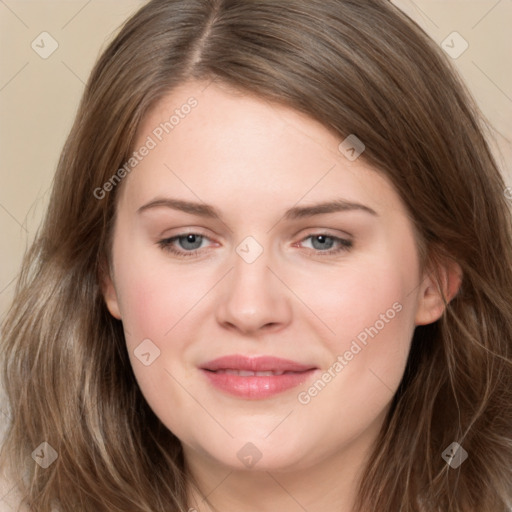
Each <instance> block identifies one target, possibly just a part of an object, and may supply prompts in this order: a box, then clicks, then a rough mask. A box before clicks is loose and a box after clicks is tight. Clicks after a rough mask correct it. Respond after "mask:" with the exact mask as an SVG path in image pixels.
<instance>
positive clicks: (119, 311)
mask: <svg viewBox="0 0 512 512" xmlns="http://www.w3.org/2000/svg"><path fill="white" fill-rule="evenodd" d="M205 87H206V84H204V83H187V84H184V85H183V86H181V87H180V88H178V89H175V90H174V91H173V92H172V94H170V95H169V96H168V97H166V98H165V99H164V100H163V101H161V102H160V103H159V104H158V105H157V107H156V108H155V109H153V111H152V112H150V114H149V115H148V116H147V117H146V118H145V120H144V122H143V124H142V126H141V128H140V130H139V135H138V138H137V142H136V145H135V147H136V150H137V155H136V156H135V157H134V160H133V162H132V163H136V165H135V167H134V168H133V170H132V171H131V172H130V173H129V174H128V175H127V176H126V177H125V178H124V181H123V183H122V185H118V186H122V188H121V190H120V196H119V201H118V209H117V218H116V223H115V229H114V242H113V254H112V262H113V265H112V268H113V272H112V275H111V276H110V277H111V279H112V280H111V281H110V280H109V279H107V282H106V285H105V298H106V302H107V305H108V307H109V310H110V312H111V313H112V314H113V315H114V316H115V317H117V318H121V319H122V322H123V325H124V330H125V335H126V343H127V348H128V352H129V355H130V359H131V363H132V365H133V370H134V372H135V375H136V378H137V381H138V383H139V385H140V388H141V390H142V393H143V394H144V396H145V398H146V400H147V401H148V403H149V405H150V406H151V408H152V409H153V410H154V412H155V413H156V415H157V416H158V417H159V418H160V420H161V421H162V422H163V423H164V424H165V425H166V426H167V427H168V428H169V429H170V430H171V431H172V432H173V433H174V434H175V435H176V436H177V437H178V438H179V439H180V440H181V441H182V443H183V445H184V449H185V453H186V456H188V457H190V458H196V459H197V460H203V461H207V460H208V461H210V462H215V463H219V464H221V465H223V466H229V467H231V468H244V467H246V468H249V467H255V468H258V469H267V470H268V469H280V470H284V471H286V470H292V469H300V468H302V469H304V468H308V467H310V466H312V465H313V464H318V463H321V462H322V461H324V460H326V459H327V458H328V457H332V456H333V455H338V456H340V457H341V456H343V457H345V460H348V459H346V457H349V456H352V457H359V456H361V454H362V453H363V452H362V449H361V448H362V447H363V446H365V447H367V446H368V444H369V442H370V441H371V440H372V439H374V438H375V436H376V435H377V432H378V430H379V428H380V426H381V424H382V421H383V419H384V415H385V413H386V412H387V410H388V408H389V404H390V401H391V399H392V397H393V395H394V393H395V391H396V389H397V387H398V385H399V383H400V380H401V378H402V375H403V372H404V368H405V364H406V359H407V355H408V351H409V347H410V341H411V337H412V335H413V331H414V328H415V326H416V325H419V324H423V323H429V322H432V321H434V320H436V319H437V318H438V317H439V315H440V314H441V312H442V308H440V307H439V304H438V303H435V302H434V301H433V299H432V298H431V292H429V290H430V288H429V281H428V279H423V278H422V275H421V274H420V269H419V261H418V255H417V250H416V245H415V239H414V234H413V227H412V223H411V221H410V219H409V218H408V215H407V213H406V211H405V209H404V206H403V204H402V202H401V201H400V199H399V197H398V195H397V193H396V192H395V191H394V189H393V188H392V186H391V185H390V183H389V182H388V181H387V180H386V179H385V178H384V177H383V176H382V175H380V174H379V173H378V172H376V171H375V170H374V169H372V168H370V167H368V165H367V164H365V163H364V162H363V160H362V158H356V157H357V153H358V150H360V149H361V147H360V146H357V145H356V146H357V147H355V148H354V150H350V143H349V142H347V143H346V145H344V146H342V150H340V149H339V145H340V143H341V142H342V140H341V139H340V138H338V137H336V136H335V135H333V134H332V133H331V132H329V131H327V130H326V129H325V128H324V127H323V126H322V125H320V124H319V123H317V122H316V121H313V120H311V119H309V118H307V117H305V116H303V115H302V114H299V113H297V112H295V111H294V110H291V109H288V108H285V107H283V106H278V105H276V104H269V103H267V102H266V101H264V100H261V99H259V98H256V97H253V96H248V95H246V96H244V95H241V94H234V93H233V92H230V91H229V90H228V89H226V88H224V87H221V86H219V85H215V84H211V85H209V86H208V87H206V88H205ZM171 116H172V117H171ZM166 123H167V124H166ZM362 142H363V143H364V141H362ZM347 146H348V147H347ZM144 147H145V148H146V149H142V148H144ZM343 148H345V149H344V150H343ZM363 155H364V153H363ZM397 165H399V162H397ZM122 174H123V173H121V175H122ZM104 200H105V199H104ZM322 205H324V206H322ZM325 205H328V206H325ZM187 235H193V236H187ZM174 251H176V252H174ZM429 297H430V298H429ZM219 358H225V359H220V360H219ZM216 360H217V361H216ZM255 371H256V372H258V373H254V372H255ZM260 372H262V373H260ZM282 372H286V373H282Z"/></svg>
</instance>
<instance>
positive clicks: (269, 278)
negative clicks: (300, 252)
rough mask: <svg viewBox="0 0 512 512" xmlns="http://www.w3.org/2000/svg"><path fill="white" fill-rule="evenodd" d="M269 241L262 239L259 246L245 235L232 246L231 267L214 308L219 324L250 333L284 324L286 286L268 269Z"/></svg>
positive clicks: (270, 264) (286, 308) (270, 260)
mask: <svg viewBox="0 0 512 512" xmlns="http://www.w3.org/2000/svg"><path fill="white" fill-rule="evenodd" d="M261 238H263V237H260V239H261ZM269 238H270V237H265V242H263V243H260V242H259V241H258V240H257V239H256V238H255V237H254V236H248V237H246V238H244V239H243V240H242V242H240V243H239V244H238V246H236V248H235V252H236V254H235V255H234V259H233V266H234V268H233V271H232V272H231V273H230V274H231V276H230V277H229V278H228V280H227V283H226V285H225V287H224V289H223V296H222V298H221V300H220V303H219V305H218V308H217V316H218V320H219V322H221V323H229V324H232V325H235V326H236V327H237V328H238V329H240V330H242V331H251V330H256V329H259V328H260V327H263V326H265V325H268V324H282V323H285V322H287V321H288V319H289V318H288V317H289V313H290V310H289V304H287V301H288V298H287V294H286V287H285V286H284V285H283V284H282V283H281V282H280V281H279V279H277V278H276V276H275V275H274V272H273V270H271V268H272V267H273V263H272V261H273V258H272V251H271V250H270V249H269V248H268V243H269V242H268V240H269Z"/></svg>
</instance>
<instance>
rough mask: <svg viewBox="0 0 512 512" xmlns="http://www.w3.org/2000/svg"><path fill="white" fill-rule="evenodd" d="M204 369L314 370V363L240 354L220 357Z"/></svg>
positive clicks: (256, 370)
mask: <svg viewBox="0 0 512 512" xmlns="http://www.w3.org/2000/svg"><path fill="white" fill-rule="evenodd" d="M201 368H202V369H203V370H210V371H217V370H229V369H231V370H245V371H252V372H265V371H275V372H304V371H306V370H312V369H315V368H316V367H315V366H314V365H308V364H301V363H297V362H296V361H290V360H289V359H281V358H279V357H273V356H256V357H247V356H243V355H239V354H235V355H230V356H224V357H219V358H217V359H214V360H212V361H209V362H207V363H205V364H203V365H202V366H201Z"/></svg>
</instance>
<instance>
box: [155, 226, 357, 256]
mask: <svg viewBox="0 0 512 512" xmlns="http://www.w3.org/2000/svg"><path fill="white" fill-rule="evenodd" d="M189 235H196V236H200V237H202V238H204V239H208V237H207V236H205V235H202V234H201V233H194V232H189V233H180V234H179V235H176V236H173V237H171V238H165V239H163V240H160V241H158V242H157V243H158V245H159V246H160V248H161V249H163V250H164V251H167V252H170V253H172V254H174V255H176V256H178V257H184V258H190V257H194V256H197V255H198V253H199V252H201V249H194V250H193V251H180V250H178V249H176V248H175V247H174V246H173V245H172V243H173V242H174V241H175V240H178V239H179V238H185V237H187V236H189ZM318 236H324V237H327V238H331V239H333V240H335V241H336V242H338V243H339V245H340V246H339V247H338V249H329V250H328V251H320V250H318V249H309V250H311V251H314V252H316V254H319V255H322V256H332V255H335V254H339V253H342V252H348V251H350V249H352V246H353V243H352V241H351V240H346V239H344V238H339V237H337V236H333V235H329V234H327V233H312V234H310V235H308V236H306V237H305V238H303V239H302V240H300V242H304V241H305V240H307V239H308V238H314V237H318Z"/></svg>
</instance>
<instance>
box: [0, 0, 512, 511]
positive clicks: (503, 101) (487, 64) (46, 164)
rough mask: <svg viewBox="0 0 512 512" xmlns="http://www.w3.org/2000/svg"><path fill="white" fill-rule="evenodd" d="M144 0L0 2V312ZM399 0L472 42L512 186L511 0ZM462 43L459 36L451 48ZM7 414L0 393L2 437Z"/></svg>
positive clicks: (474, 86) (477, 76) (464, 67)
mask: <svg viewBox="0 0 512 512" xmlns="http://www.w3.org/2000/svg"><path fill="white" fill-rule="evenodd" d="M241 1H243V0H241ZM276 1H278V0H276ZM143 3H144V2H143V1H141V0H122V1H121V0H79V1H75V0H67V1H64V0H60V1H56V0H38V1H25V0H0V38H1V39H0V61H1V66H0V162H1V165H0V229H1V235H2V236H1V237H0V262H1V266H0V319H1V318H3V316H4V315H5V312H6V311H7V308H8V305H9V303H10V301H11V299H12V296H13V291H14V283H15V279H16V277H17V275H18V271H19V265H20V261H21V257H22V255H23V252H24V251H25V249H26V247H27V245H28V244H29V243H30V241H31V240H32V239H33V236H34V234H35V231H36V229H37V227H38V225H39V223H40V221H41V218H42V215H43V212H44V210H45V207H46V205H47V201H48V192H49V187H50V184H51V180H52V177H53V174H54V171H55V167H56V163H57V160H58V157H59V153H60V150H61V147H62V145H63V143H64V140H65V137H66V135H67V133H68V131H69V129H70V127H71V124H72V121H73V117H74V114H75V111H76V108H77V105H78V101H79V99H80V96H81V94H82V91H83V88H84V83H85V81H86V79H87V77H88V75H89V72H90V70H91V68H92V65H93V63H94V61H95V60H96V58H97V56H98V54H99V53H100V51H101V50H102V49H103V48H104V47H105V46H106V42H108V41H109V40H111V39H112V37H113V36H114V34H115V32H116V30H117V28H118V26H119V25H120V24H121V23H122V22H123V20H125V19H126V18H127V17H128V16H129V15H130V14H131V13H132V12H134V11H135V10H136V9H137V8H138V7H139V6H141V5H142V4H143ZM395 3H396V4H397V5H398V6H399V7H401V8H402V9H403V10H404V11H405V12H407V13H408V14H409V15H410V16H411V17H412V18H413V19H415V20H416V21H417V22H418V23H419V24H420V25H421V26H422V27H423V28H424V29H425V30H426V31H427V32H428V33H429V34H430V35H431V37H432V38H433V39H434V40H435V41H436V42H437V43H438V44H440V45H442V42H443V41H444V40H446V38H447V37H448V36H449V35H450V34H452V32H454V31H456V32H458V33H459V34H460V35H461V36H462V37H463V38H464V40H466V41H467V43H468V44H469V47H468V49H467V50H466V51H465V52H464V53H462V55H460V56H459V57H458V58H456V59H453V62H454V64H455V65H456V67H457V69H458V70H459V71H460V73H461V75H462V76H463V78H464V79H465V80H466V82H467V84H468V86H469V88H470V90H471V91H472V93H473V95H474V96H475V98H476V100H477V102H478V103H479V105H480V107H481V109H482V111H483V113H484V114H485V116H486V117H487V119H488V120H489V121H490V123H492V126H493V127H494V128H493V130H492V133H491V134H490V135H491V136H492V145H493V148H494V150H495V151H496V155H497V156H498V160H499V162H500V163H501V166H502V168H503V173H504V175H505V180H506V183H507V185H508V186H512V144H511V142H510V141H511V140H512V59H511V58H510V54H511V46H512V45H511V37H510V31H511V28H510V27H511V26H512V0H444V1H442V0H440V1H432V0H414V1H412V0H395ZM42 32H48V33H49V34H50V35H51V36H52V37H53V38H54V39H55V40H56V41H57V43H58V48H57V50H56V51H55V52H54V53H53V54H51V55H50V56H49V57H48V58H47V59H43V58H41V56H40V55H39V54H38V53H36V51H34V50H33V49H32V47H31V44H32V42H33V41H34V40H35V41H36V43H37V42H38V41H40V34H41V33H42ZM448 41H451V39H450V38H448ZM459 43H460V40H456V42H455V43H453V44H454V45H455V49H457V45H458V44H459ZM450 44H451V43H450ZM447 122H449V119H447ZM6 419H7V410H6V407H5V406H2V401H1V400H0V434H1V432H2V425H5V423H6ZM2 505H3V506H4V507H5V506H7V505H6V501H4V500H2V496H1V495H0V509H2Z"/></svg>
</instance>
